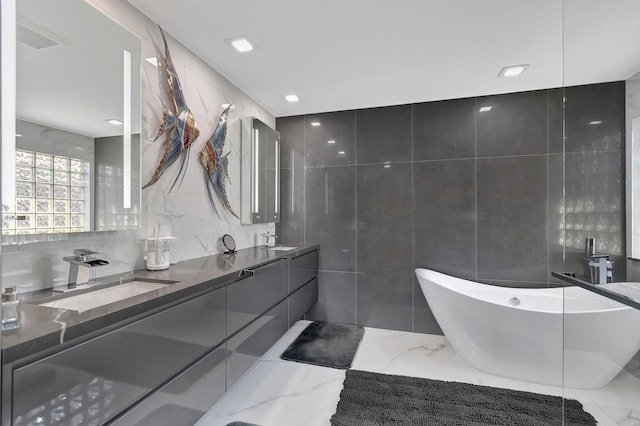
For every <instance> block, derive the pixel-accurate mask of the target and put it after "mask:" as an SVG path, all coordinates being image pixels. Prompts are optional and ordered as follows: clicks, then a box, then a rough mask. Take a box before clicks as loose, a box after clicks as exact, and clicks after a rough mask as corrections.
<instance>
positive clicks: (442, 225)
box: [413, 160, 476, 279]
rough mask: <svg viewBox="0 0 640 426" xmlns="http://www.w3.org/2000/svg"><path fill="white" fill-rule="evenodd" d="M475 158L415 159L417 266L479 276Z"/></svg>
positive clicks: (415, 257) (465, 275)
mask: <svg viewBox="0 0 640 426" xmlns="http://www.w3.org/2000/svg"><path fill="white" fill-rule="evenodd" d="M475 175H476V170H475V160H457V161H428V162H415V163H413V181H414V203H415V208H414V217H413V238H414V249H413V253H414V262H413V263H414V267H416V268H427V269H433V270H436V271H439V272H443V273H445V274H451V275H454V276H457V277H461V278H470V279H474V278H475V276H476V197H475V184H476V182H475Z"/></svg>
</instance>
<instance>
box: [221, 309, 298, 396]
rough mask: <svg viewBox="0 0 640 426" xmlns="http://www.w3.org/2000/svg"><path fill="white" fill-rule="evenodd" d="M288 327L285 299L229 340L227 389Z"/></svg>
mask: <svg viewBox="0 0 640 426" xmlns="http://www.w3.org/2000/svg"><path fill="white" fill-rule="evenodd" d="M288 328H289V327H288V324H287V301H286V300H285V301H283V302H282V303H279V304H278V305H277V306H275V307H274V308H273V309H271V310H269V312H267V313H266V314H264V315H263V316H261V317H260V318H259V319H258V320H256V321H255V322H253V323H251V324H249V325H248V326H247V327H246V328H244V329H243V330H242V331H240V332H239V333H238V334H236V335H235V336H233V337H232V338H231V339H229V340H228V341H227V350H228V358H227V390H228V389H229V388H231V386H232V385H233V384H234V383H235V382H237V381H238V379H239V378H240V377H241V376H242V375H243V374H244V373H245V372H246V371H247V370H248V369H249V368H250V367H251V366H252V365H253V364H255V362H256V361H257V360H258V358H260V357H261V356H262V355H264V354H265V353H266V352H267V350H269V348H270V347H271V346H272V345H273V344H274V343H275V342H276V341H277V340H278V339H279V338H280V337H282V335H283V334H284V333H286V332H287V329H288Z"/></svg>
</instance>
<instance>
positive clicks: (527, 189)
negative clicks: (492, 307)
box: [478, 155, 548, 282]
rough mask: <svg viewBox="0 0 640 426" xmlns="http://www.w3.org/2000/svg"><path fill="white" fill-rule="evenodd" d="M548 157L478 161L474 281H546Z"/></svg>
mask: <svg viewBox="0 0 640 426" xmlns="http://www.w3.org/2000/svg"><path fill="white" fill-rule="evenodd" d="M546 216H547V158H546V156H545V155H539V156H525V157H507V158H490V159H481V160H478V278H479V279H480V278H485V279H500V280H508V279H512V280H520V281H544V282H546V281H547V279H548V278H547V276H548V259H547V238H546V226H547V218H546Z"/></svg>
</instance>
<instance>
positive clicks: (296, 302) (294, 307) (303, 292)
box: [287, 278, 318, 327]
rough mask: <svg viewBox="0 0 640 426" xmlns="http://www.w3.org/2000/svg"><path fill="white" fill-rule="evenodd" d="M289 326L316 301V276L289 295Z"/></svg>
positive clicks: (302, 315) (300, 317)
mask: <svg viewBox="0 0 640 426" xmlns="http://www.w3.org/2000/svg"><path fill="white" fill-rule="evenodd" d="M287 300H288V301H289V327H291V326H292V325H293V323H295V322H296V321H298V320H299V319H302V318H303V317H304V314H306V313H307V312H309V309H311V307H312V306H313V305H315V304H316V303H317V302H318V278H314V279H313V280H311V281H310V282H308V283H307V284H305V285H304V286H303V287H302V288H300V289H299V290H298V291H296V292H295V293H293V294H292V295H291V296H289V299H287Z"/></svg>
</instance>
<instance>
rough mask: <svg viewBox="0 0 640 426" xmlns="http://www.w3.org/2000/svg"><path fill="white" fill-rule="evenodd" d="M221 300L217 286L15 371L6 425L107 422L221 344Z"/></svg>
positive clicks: (222, 294)
mask: <svg viewBox="0 0 640 426" xmlns="http://www.w3.org/2000/svg"><path fill="white" fill-rule="evenodd" d="M225 302H226V291H225V289H224V288H222V289H218V290H215V291H212V292H209V293H207V294H204V295H202V296H199V297H196V298H194V299H191V300H189V301H186V302H183V303H181V304H179V305H176V306H173V307H171V308H169V309H166V310H164V311H162V312H159V313H157V314H155V315H151V316H149V317H147V318H145V319H142V320H140V321H137V322H135V323H133V324H131V325H128V326H125V327H122V328H119V329H117V330H114V331H112V332H110V333H107V334H105V335H102V336H100V337H97V338H94V339H92V340H89V341H87V342H84V343H81V344H79V345H77V346H74V347H72V348H70V349H67V350H64V351H62V352H59V353H56V354H54V355H51V356H49V357H46V358H44V359H42V360H39V361H37V362H34V363H31V364H28V365H25V366H23V367H19V368H16V369H15V370H13V377H12V379H13V380H12V383H11V386H12V392H11V393H12V409H11V412H12V424H13V425H15V426H18V425H29V424H33V423H34V422H35V424H38V422H37V420H38V419H42V421H41V422H40V423H41V424H59V423H61V424H67V422H68V424H90V423H92V422H96V424H101V423H103V422H106V421H108V420H109V419H111V418H112V417H113V416H115V415H117V414H118V413H120V412H121V411H123V410H124V409H126V408H127V407H129V406H131V405H132V404H134V403H136V402H137V401H138V400H139V399H141V398H143V397H144V396H146V395H147V394H148V393H150V392H152V391H154V390H155V389H157V388H158V387H160V386H161V385H162V384H163V383H165V382H166V381H167V380H169V379H171V378H172V377H173V376H174V375H175V373H176V372H177V371H180V370H182V369H184V367H185V366H186V365H189V364H191V363H193V362H194V361H196V360H197V359H199V358H200V357H202V356H204V355H205V354H207V353H208V352H209V351H211V350H212V349H213V348H215V347H216V346H218V345H220V344H221V343H222V342H223V341H224V340H225V337H226V310H225V305H226V303H225ZM63 419H64V421H63Z"/></svg>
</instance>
